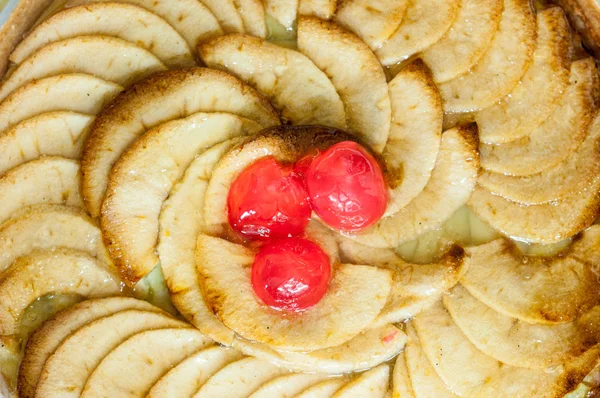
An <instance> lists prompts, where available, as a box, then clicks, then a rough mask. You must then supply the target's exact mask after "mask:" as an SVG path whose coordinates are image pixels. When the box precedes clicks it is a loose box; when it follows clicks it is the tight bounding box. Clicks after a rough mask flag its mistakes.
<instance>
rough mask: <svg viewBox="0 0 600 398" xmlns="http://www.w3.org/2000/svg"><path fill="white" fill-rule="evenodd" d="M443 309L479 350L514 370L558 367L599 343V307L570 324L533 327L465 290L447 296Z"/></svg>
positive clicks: (454, 290) (453, 291)
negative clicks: (518, 368)
mask: <svg viewBox="0 0 600 398" xmlns="http://www.w3.org/2000/svg"><path fill="white" fill-rule="evenodd" d="M444 306H445V307H446V309H447V310H448V312H449V313H450V315H451V316H452V319H453V320H454V322H456V324H457V325H458V327H459V328H460V329H461V331H462V332H463V333H464V334H465V336H467V338H468V339H469V340H470V341H471V342H472V343H473V344H474V345H475V346H476V347H477V348H479V349H480V350H481V351H483V352H484V353H486V354H487V355H489V356H491V357H493V358H494V359H497V360H498V361H501V362H503V363H506V364H508V365H512V366H518V367H526V368H540V369H547V368H549V367H551V366H557V365H560V364H562V363H565V362H568V361H569V360H571V359H573V358H574V357H577V356H579V355H581V354H583V353H584V352H585V351H586V350H587V349H589V348H590V347H592V346H593V345H594V344H596V343H597V342H598V341H599V339H600V326H599V322H598V321H599V320H600V307H598V306H596V307H594V308H592V309H591V310H590V311H589V312H587V313H585V314H583V315H582V316H581V317H580V318H578V319H577V320H575V321H573V322H570V323H563V324H559V325H539V324H531V323H526V322H523V321H520V320H516V319H515V318H511V317H508V316H506V315H503V314H500V313H499V312H496V311H495V310H493V309H492V308H490V307H488V306H487V305H485V304H484V303H482V302H481V301H479V300H477V299H476V298H475V297H473V296H472V295H471V294H470V293H469V292H468V291H467V290H466V289H465V288H464V287H462V286H456V287H455V288H454V289H452V291H451V294H449V295H446V296H444Z"/></svg>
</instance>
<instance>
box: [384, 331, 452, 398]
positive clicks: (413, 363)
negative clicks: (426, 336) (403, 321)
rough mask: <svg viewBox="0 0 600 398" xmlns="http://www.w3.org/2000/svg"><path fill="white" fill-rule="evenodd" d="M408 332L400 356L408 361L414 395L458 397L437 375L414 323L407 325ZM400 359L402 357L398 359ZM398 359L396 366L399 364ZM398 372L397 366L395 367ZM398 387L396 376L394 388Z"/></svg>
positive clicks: (441, 397) (442, 397)
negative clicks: (422, 345)
mask: <svg viewBox="0 0 600 398" xmlns="http://www.w3.org/2000/svg"><path fill="white" fill-rule="evenodd" d="M406 334H407V335H408V341H407V342H406V349H405V350H404V355H402V354H400V356H399V357H398V358H400V357H401V356H404V358H405V361H406V365H405V366H406V367H407V372H408V376H409V378H410V379H409V383H410V386H409V388H410V387H412V388H411V389H412V392H413V396H414V397H440V398H444V397H456V395H455V394H453V393H452V392H451V391H450V390H448V387H447V386H446V385H445V384H444V382H443V381H442V379H440V377H439V376H438V375H437V373H436V372H435V369H434V368H433V366H432V365H431V362H429V359H427V357H426V356H425V353H424V352H423V348H422V347H421V342H420V341H419V336H417V331H416V330H415V327H414V326H413V324H412V323H409V324H408V325H407V326H406ZM398 361H400V359H398ZM398 361H397V362H396V366H398ZM394 372H396V368H394ZM395 388H396V378H394V389H395Z"/></svg>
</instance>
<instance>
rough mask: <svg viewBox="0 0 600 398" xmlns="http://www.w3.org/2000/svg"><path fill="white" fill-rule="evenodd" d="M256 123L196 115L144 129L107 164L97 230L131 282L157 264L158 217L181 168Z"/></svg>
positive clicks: (248, 132)
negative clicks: (116, 160)
mask: <svg viewBox="0 0 600 398" xmlns="http://www.w3.org/2000/svg"><path fill="white" fill-rule="evenodd" d="M261 129H262V127H261V126H260V124H258V123H256V122H254V121H252V120H250V119H245V118H242V117H240V116H237V115H233V114H229V113H204V112H200V113H196V114H193V115H192V116H189V117H187V118H184V119H177V120H173V121H170V122H168V123H165V124H162V125H159V126H157V127H155V128H153V129H150V130H148V131H147V132H146V133H145V134H144V135H143V136H142V137H141V138H139V139H138V140H137V141H135V142H134V143H133V145H132V146H131V147H129V148H128V149H127V151H126V152H125V153H124V154H123V155H122V156H121V158H120V159H119V161H118V162H117V163H116V164H115V166H114V167H113V169H112V171H111V174H110V177H109V182H108V188H107V195H106V198H105V200H104V202H103V205H102V214H101V221H102V233H103V236H104V240H105V242H107V245H108V250H109V251H110V253H111V255H112V257H113V258H114V261H115V264H116V265H117V267H119V269H120V270H121V273H122V274H123V275H125V276H126V278H127V279H128V281H129V282H131V283H134V282H137V281H138V280H139V279H141V278H142V277H144V276H145V275H146V274H148V273H149V272H150V271H152V269H153V268H154V267H155V266H156V264H157V263H158V256H157V255H156V253H155V251H156V244H157V241H158V228H159V225H158V216H159V214H160V211H161V208H162V205H163V201H164V200H165V199H166V198H167V196H168V195H169V192H170V191H171V188H172V187H173V185H174V184H175V182H176V181H177V180H179V178H181V176H182V175H183V173H184V171H185V169H186V168H187V167H188V165H189V164H190V163H191V162H192V161H193V160H194V158H195V157H196V156H197V155H199V154H201V153H202V152H203V151H204V150H205V148H208V147H211V146H213V145H215V144H218V143H219V142H221V141H224V140H228V139H231V138H234V137H238V136H245V135H251V134H255V133H257V132H258V131H260V130H261Z"/></svg>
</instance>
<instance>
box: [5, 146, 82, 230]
mask: <svg viewBox="0 0 600 398" xmlns="http://www.w3.org/2000/svg"><path fill="white" fill-rule="evenodd" d="M79 178H80V174H79V163H78V162H76V161H74V160H70V159H65V158H59V157H44V158H40V159H38V160H32V161H31V162H28V163H24V164H22V165H21V166H19V167H16V168H14V169H12V170H10V171H9V172H8V173H6V174H5V175H4V176H2V177H0V203H2V204H3V205H2V208H1V210H0V224H2V223H3V222H5V221H6V220H8V219H9V218H10V217H11V216H12V214H13V213H14V212H15V211H17V210H19V209H20V208H21V207H26V206H33V205H37V204H60V205H66V206H74V207H80V208H84V204H83V200H82V199H81V195H80V193H79Z"/></svg>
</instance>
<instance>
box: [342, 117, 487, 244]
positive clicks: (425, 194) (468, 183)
mask: <svg viewBox="0 0 600 398" xmlns="http://www.w3.org/2000/svg"><path fill="white" fill-rule="evenodd" d="M477 145H478V141H477V131H476V127H475V126H474V125H472V126H468V127H460V128H455V129H451V130H448V131H446V132H444V133H443V134H442V143H441V146H440V152H439V154H438V158H437V161H436V165H435V168H434V169H433V172H432V173H431V178H430V179H429V182H428V183H427V185H426V186H425V188H424V189H423V191H422V192H421V193H420V194H419V195H418V196H417V197H416V198H415V199H413V200H412V201H411V202H410V203H409V204H408V205H407V206H406V207H404V208H403V209H401V210H400V211H398V212H396V213H395V214H393V215H391V216H388V217H384V218H382V219H381V220H380V221H379V222H378V223H377V224H375V225H373V226H372V227H370V228H368V229H367V230H365V231H364V232H361V233H358V234H356V235H349V237H350V238H351V239H353V240H356V241H357V242H359V243H362V244H365V245H367V246H372V247H381V248H385V247H396V246H398V245H399V244H400V243H403V242H407V241H409V240H412V239H414V238H415V236H418V235H419V234H421V233H423V232H426V231H428V230H432V229H435V228H438V227H440V226H441V225H442V223H443V222H444V221H446V220H447V219H449V218H450V216H451V215H452V214H453V213H454V212H455V211H456V210H458V209H459V208H460V207H461V206H462V205H464V204H465V203H466V202H467V200H468V199H469V197H470V196H471V192H472V191H473V187H474V185H475V179H476V177H477V173H478V170H479V155H478V153H477Z"/></svg>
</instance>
